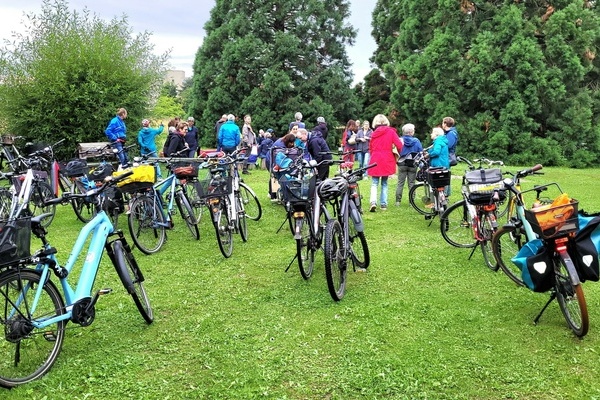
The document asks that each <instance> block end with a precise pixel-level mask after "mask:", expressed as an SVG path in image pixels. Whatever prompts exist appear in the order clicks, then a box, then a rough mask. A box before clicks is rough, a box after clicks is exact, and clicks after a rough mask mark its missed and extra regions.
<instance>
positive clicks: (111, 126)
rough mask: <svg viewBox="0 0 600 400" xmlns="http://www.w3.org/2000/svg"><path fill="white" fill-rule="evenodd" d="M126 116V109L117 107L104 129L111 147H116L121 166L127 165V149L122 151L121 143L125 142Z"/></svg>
mask: <svg viewBox="0 0 600 400" xmlns="http://www.w3.org/2000/svg"><path fill="white" fill-rule="evenodd" d="M126 118H127V110H126V109H124V108H119V109H118V110H117V115H116V116H115V117H114V118H113V119H111V120H110V122H109V123H108V126H107V127H106V129H105V130H104V133H105V134H106V137H107V138H108V141H109V142H110V145H111V146H112V148H113V149H117V151H118V153H117V156H118V157H119V163H120V164H121V167H123V168H126V167H127V163H128V160H127V151H123V144H124V143H125V139H126V134H127V127H126V126H125V122H124V121H125V119H126Z"/></svg>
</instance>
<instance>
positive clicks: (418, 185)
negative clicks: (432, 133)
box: [408, 149, 451, 225]
mask: <svg viewBox="0 0 600 400" xmlns="http://www.w3.org/2000/svg"><path fill="white" fill-rule="evenodd" d="M426 153H427V149H425V150H423V151H421V152H419V153H417V154H416V155H415V157H414V164H415V165H417V167H418V168H417V176H416V182H415V184H414V185H413V187H411V188H410V190H409V191H408V202H409V203H410V205H411V206H412V207H413V208H414V209H415V210H416V211H417V212H418V213H419V214H422V215H424V216H425V219H429V220H431V222H429V225H431V223H432V222H433V219H434V218H435V216H436V215H439V216H440V217H441V216H442V214H443V213H444V211H445V210H446V208H447V207H448V199H447V198H446V194H445V192H444V188H445V187H446V186H448V185H450V178H451V174H450V170H448V169H446V168H442V167H434V168H431V167H430V166H429V159H428V158H426V157H425V155H426Z"/></svg>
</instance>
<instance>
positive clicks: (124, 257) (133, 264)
mask: <svg viewBox="0 0 600 400" xmlns="http://www.w3.org/2000/svg"><path fill="white" fill-rule="evenodd" d="M112 250H113V252H114V255H115V269H116V270H117V274H118V275H119V278H120V279H121V282H122V283H123V286H124V287H125V289H126V290H127V293H129V294H130V295H131V297H132V298H133V302H134V303H135V306H136V307H137V309H138V311H139V312H140V314H141V316H142V317H143V318H144V320H145V321H146V322H147V323H148V324H151V323H152V321H154V312H153V311H152V307H151V306H150V300H149V299H148V295H147V294H146V289H145V288H144V275H142V271H140V267H139V266H138V263H137V261H136V260H135V258H134V257H133V254H132V253H131V252H127V251H125V249H124V248H123V243H122V242H121V241H120V240H115V241H114V242H113V243H112Z"/></svg>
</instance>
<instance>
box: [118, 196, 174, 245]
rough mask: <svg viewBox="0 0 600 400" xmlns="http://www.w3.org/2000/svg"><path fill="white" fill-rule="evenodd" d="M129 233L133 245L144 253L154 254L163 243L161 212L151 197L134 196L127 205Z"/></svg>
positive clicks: (164, 234)
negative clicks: (128, 205)
mask: <svg viewBox="0 0 600 400" xmlns="http://www.w3.org/2000/svg"><path fill="white" fill-rule="evenodd" d="M127 224H128V226H129V233H130V234H131V238H132V239H133V243H134V244H135V246H136V247H137V248H138V249H139V250H140V251H141V252H142V253H144V254H154V253H156V252H157V251H159V250H160V249H161V248H162V246H163V244H164V243H165V238H166V233H165V229H166V227H165V224H164V216H163V212H162V210H161V209H160V207H159V205H158V204H156V203H155V202H154V199H153V198H152V197H149V196H147V195H141V196H138V197H136V198H135V199H134V200H133V201H132V202H131V205H130V207H129V215H128V218H127Z"/></svg>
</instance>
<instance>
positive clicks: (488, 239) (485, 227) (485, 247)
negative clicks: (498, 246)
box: [479, 212, 499, 272]
mask: <svg viewBox="0 0 600 400" xmlns="http://www.w3.org/2000/svg"><path fill="white" fill-rule="evenodd" d="M495 221H496V216H495V215H494V214H493V212H487V213H484V214H482V216H481V227H480V229H479V231H480V232H479V234H480V235H481V237H482V239H483V240H481V241H480V242H479V247H480V248H481V253H482V254H483V260H484V262H485V265H486V267H488V268H489V269H491V270H492V271H494V272H496V271H498V268H499V267H498V263H497V262H496V259H495V258H494V252H493V250H492V237H493V236H494V232H495V231H496V229H497V228H496V227H495V225H496V223H495Z"/></svg>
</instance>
